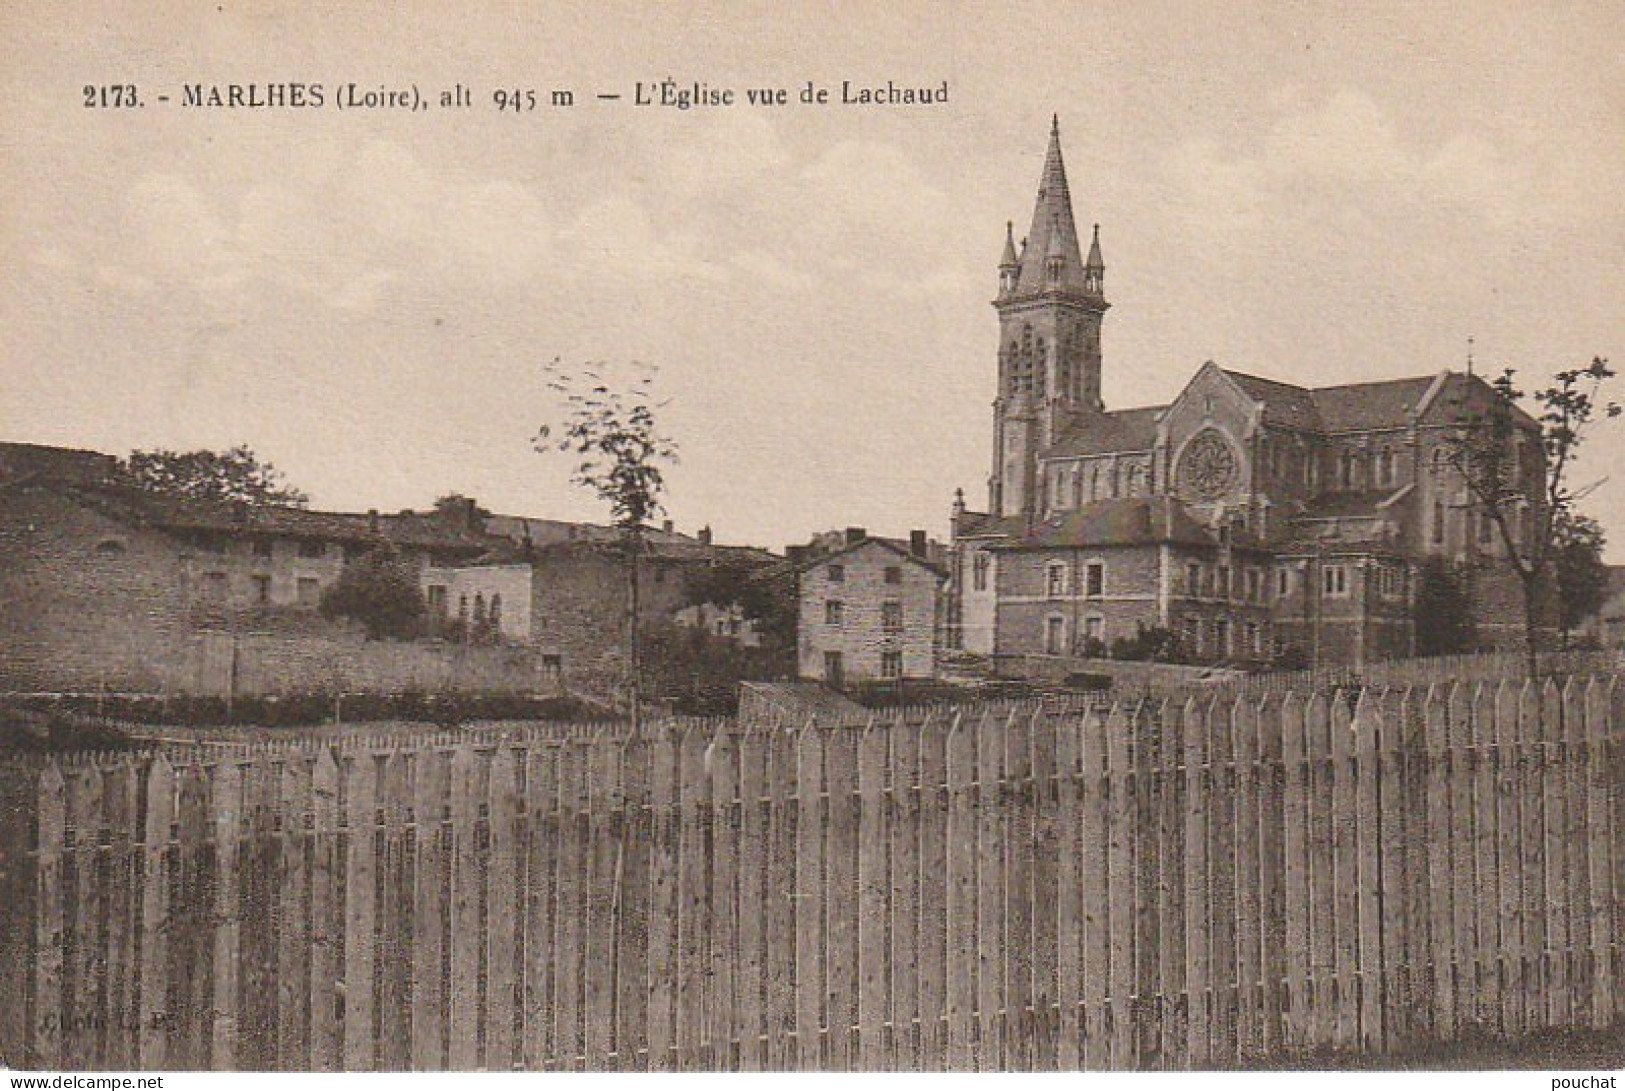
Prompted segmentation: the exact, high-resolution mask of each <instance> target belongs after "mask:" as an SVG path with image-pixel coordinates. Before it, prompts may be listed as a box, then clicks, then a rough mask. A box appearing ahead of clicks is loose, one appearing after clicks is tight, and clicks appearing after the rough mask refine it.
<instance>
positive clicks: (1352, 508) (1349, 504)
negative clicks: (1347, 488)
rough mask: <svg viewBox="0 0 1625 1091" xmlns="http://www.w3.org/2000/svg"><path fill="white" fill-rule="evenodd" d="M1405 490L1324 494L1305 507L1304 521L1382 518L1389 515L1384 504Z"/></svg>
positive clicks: (1301, 514)
mask: <svg viewBox="0 0 1625 1091" xmlns="http://www.w3.org/2000/svg"><path fill="white" fill-rule="evenodd" d="M1403 491H1404V490H1402V489H1400V490H1396V489H1372V490H1367V491H1363V492H1333V493H1322V494H1321V495H1320V496H1317V497H1315V498H1314V499H1313V500H1311V501H1309V503H1307V504H1306V505H1304V509H1303V511H1302V512H1301V513H1300V514H1299V516H1298V517H1299V518H1302V519H1357V518H1362V517H1364V518H1381V517H1383V516H1386V515H1387V514H1388V511H1387V509H1385V508H1383V507H1381V505H1382V504H1384V503H1386V502H1387V501H1389V500H1392V499H1394V498H1395V497H1396V496H1398V495H1399V494H1400V493H1401V492H1403Z"/></svg>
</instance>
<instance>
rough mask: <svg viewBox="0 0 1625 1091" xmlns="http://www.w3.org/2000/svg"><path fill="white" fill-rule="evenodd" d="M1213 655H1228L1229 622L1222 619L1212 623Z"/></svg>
mask: <svg viewBox="0 0 1625 1091" xmlns="http://www.w3.org/2000/svg"><path fill="white" fill-rule="evenodd" d="M1213 654H1214V655H1218V656H1227V655H1229V654H1230V622H1229V621H1227V620H1225V619H1224V618H1222V617H1221V618H1219V619H1217V620H1216V621H1214V622H1213Z"/></svg>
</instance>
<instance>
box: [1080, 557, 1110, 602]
mask: <svg viewBox="0 0 1625 1091" xmlns="http://www.w3.org/2000/svg"><path fill="white" fill-rule="evenodd" d="M1083 593H1084V594H1085V595H1088V596H1089V597H1090V598H1092V599H1098V598H1100V597H1101V596H1102V595H1104V594H1105V593H1106V566H1105V565H1104V564H1102V563H1101V562H1100V561H1090V562H1089V564H1088V565H1086V566H1085V567H1084V570H1083Z"/></svg>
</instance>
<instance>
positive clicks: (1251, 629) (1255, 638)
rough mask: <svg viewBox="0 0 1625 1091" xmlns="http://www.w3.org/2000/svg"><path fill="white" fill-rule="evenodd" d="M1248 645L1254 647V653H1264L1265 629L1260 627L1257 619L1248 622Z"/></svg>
mask: <svg viewBox="0 0 1625 1091" xmlns="http://www.w3.org/2000/svg"><path fill="white" fill-rule="evenodd" d="M1247 647H1249V648H1251V649H1252V653H1253V654H1254V655H1262V654H1263V653H1264V638H1263V631H1262V630H1261V629H1260V628H1259V627H1258V622H1256V621H1249V622H1248V623H1247Z"/></svg>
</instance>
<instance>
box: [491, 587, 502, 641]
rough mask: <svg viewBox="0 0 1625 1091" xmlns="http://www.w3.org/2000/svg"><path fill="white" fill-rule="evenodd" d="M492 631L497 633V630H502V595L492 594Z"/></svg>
mask: <svg viewBox="0 0 1625 1091" xmlns="http://www.w3.org/2000/svg"><path fill="white" fill-rule="evenodd" d="M491 631H492V632H493V633H497V632H501V631H502V596H501V595H492V596H491Z"/></svg>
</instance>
